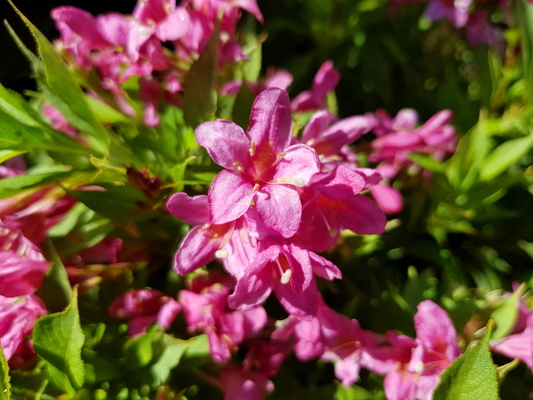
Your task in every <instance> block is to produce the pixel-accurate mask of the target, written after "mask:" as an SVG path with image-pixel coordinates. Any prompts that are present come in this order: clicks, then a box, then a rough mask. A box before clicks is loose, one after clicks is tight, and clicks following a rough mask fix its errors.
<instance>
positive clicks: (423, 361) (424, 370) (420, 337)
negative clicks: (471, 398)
mask: <svg viewBox="0 0 533 400" xmlns="http://www.w3.org/2000/svg"><path fill="white" fill-rule="evenodd" d="M415 331H416V339H411V338H409V337H407V336H404V335H399V334H397V333H395V332H388V333H387V339H388V342H389V343H390V344H391V346H392V347H387V346H382V347H375V348H372V349H369V350H368V353H369V355H370V359H371V360H372V361H371V362H370V363H367V364H366V367H367V368H368V369H370V370H371V371H373V372H376V373H378V374H383V375H385V380H384V383H383V385H384V388H385V395H386V397H387V400H412V399H420V400H431V398H432V394H433V390H434V389H435V387H436V386H437V384H438V382H439V378H440V374H441V373H442V372H443V371H444V370H445V369H446V368H447V367H448V366H449V365H450V364H451V362H452V361H453V360H455V359H456V358H457V357H459V355H460V354H461V350H460V349H459V346H458V345H457V342H456V339H457V333H456V331H455V328H454V326H453V323H452V322H451V321H450V319H449V318H448V315H447V314H446V312H445V311H444V310H443V309H442V308H440V307H439V306H438V305H437V304H435V303H433V302H432V301H431V300H425V301H423V302H421V303H420V304H419V305H418V312H417V313H416V315H415Z"/></svg>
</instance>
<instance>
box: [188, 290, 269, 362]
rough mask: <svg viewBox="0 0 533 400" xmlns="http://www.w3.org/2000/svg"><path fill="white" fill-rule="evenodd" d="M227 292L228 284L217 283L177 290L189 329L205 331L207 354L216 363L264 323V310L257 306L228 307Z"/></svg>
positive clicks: (222, 359) (191, 330)
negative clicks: (197, 291)
mask: <svg viewBox="0 0 533 400" xmlns="http://www.w3.org/2000/svg"><path fill="white" fill-rule="evenodd" d="M228 296H229V290H228V288H226V287H224V286H223V285H220V284H214V285H212V286H209V287H206V288H204V289H202V290H201V292H200V293H194V292H191V291H189V290H182V291H180V293H179V301H180V303H181V305H182V306H183V311H184V312H185V316H186V318H187V325H188V326H189V331H190V332H191V333H192V332H194V331H199V332H204V333H206V334H207V337H208V340H209V349H210V352H211V357H212V358H213V361H215V362H217V363H225V362H227V361H228V360H229V359H230V358H231V352H232V350H233V349H234V348H237V346H238V345H239V344H241V343H243V342H244V341H245V340H248V339H250V338H252V337H254V336H255V335H257V333H258V332H259V331H261V329H263V327H264V326H265V325H266V323H267V314H266V312H265V310H264V309H263V307H261V306H256V307H251V308H248V309H246V310H242V311H230V310H228V309H227V305H228Z"/></svg>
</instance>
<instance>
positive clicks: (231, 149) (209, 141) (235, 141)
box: [195, 119, 250, 171]
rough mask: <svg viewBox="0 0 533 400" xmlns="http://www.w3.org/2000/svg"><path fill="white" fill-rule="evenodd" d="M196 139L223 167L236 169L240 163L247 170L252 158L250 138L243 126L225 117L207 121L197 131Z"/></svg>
mask: <svg viewBox="0 0 533 400" xmlns="http://www.w3.org/2000/svg"><path fill="white" fill-rule="evenodd" d="M195 135H196V140H197V141H198V144H199V145H200V146H203V147H205V149H206V150H207V152H208V153H209V156H210V157H211V158H212V159H213V161H214V162H216V163H217V164H218V165H220V166H221V167H224V168H227V169H231V170H236V169H237V166H236V165H235V164H234V163H236V162H237V163H240V164H241V166H242V167H243V168H244V170H245V171H246V170H247V169H248V165H249V159H250V153H249V150H250V139H248V137H247V136H246V134H245V133H244V131H243V130H242V128H241V127H240V126H239V125H237V124H235V123H233V122H231V121H227V120H225V119H219V120H217V121H213V122H205V123H203V124H201V125H200V126H198V128H196V131H195Z"/></svg>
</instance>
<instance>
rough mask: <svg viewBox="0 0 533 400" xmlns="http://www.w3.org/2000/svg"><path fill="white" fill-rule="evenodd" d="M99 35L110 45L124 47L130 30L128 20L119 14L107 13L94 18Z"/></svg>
mask: <svg viewBox="0 0 533 400" xmlns="http://www.w3.org/2000/svg"><path fill="white" fill-rule="evenodd" d="M96 26H97V29H98V31H99V32H100V34H101V35H102V36H103V37H104V38H105V39H106V40H107V41H108V42H109V43H111V44H113V45H115V46H122V47H125V46H126V45H127V43H128V36H129V30H130V22H129V20H128V19H127V18H126V17H125V16H124V15H122V14H119V13H108V14H103V15H99V16H97V17H96Z"/></svg>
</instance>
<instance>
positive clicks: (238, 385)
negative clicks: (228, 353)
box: [217, 365, 274, 400]
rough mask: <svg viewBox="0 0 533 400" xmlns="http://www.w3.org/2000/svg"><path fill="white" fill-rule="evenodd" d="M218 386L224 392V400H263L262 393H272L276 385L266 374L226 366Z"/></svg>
mask: <svg viewBox="0 0 533 400" xmlns="http://www.w3.org/2000/svg"><path fill="white" fill-rule="evenodd" d="M217 384H218V386H219V387H220V389H221V390H222V391H223V392H224V400H244V399H246V400H263V395H262V393H272V392H273V391H274V384H273V383H272V382H271V381H270V380H269V379H268V377H267V376H266V375H265V374H262V373H260V372H256V371H251V370H249V369H241V368H239V367H237V366H235V365H226V366H225V367H224V369H222V371H220V378H219V379H218V381H217Z"/></svg>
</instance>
